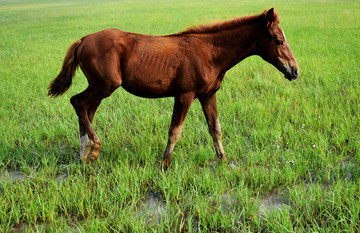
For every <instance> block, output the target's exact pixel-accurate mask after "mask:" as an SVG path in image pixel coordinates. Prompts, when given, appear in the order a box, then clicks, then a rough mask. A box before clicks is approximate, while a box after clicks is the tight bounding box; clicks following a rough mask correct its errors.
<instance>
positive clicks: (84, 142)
mask: <svg viewBox="0 0 360 233" xmlns="http://www.w3.org/2000/svg"><path fill="white" fill-rule="evenodd" d="M100 103H101V100H100V101H97V102H95V103H93V104H92V105H91V106H90V107H89V108H88V110H87V114H88V118H89V121H90V123H91V124H92V121H93V119H94V115H95V111H96V109H97V108H98V107H99V105H100ZM79 127H80V158H81V160H83V161H86V162H87V155H88V154H89V152H90V145H89V136H88V134H87V131H86V129H85V128H84V127H83V126H82V124H80V122H79ZM92 144H93V143H92Z"/></svg>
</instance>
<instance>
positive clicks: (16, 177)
mask: <svg viewBox="0 0 360 233" xmlns="http://www.w3.org/2000/svg"><path fill="white" fill-rule="evenodd" d="M31 178H33V176H31V175H30V176H28V175H26V174H24V173H23V172H21V171H5V172H2V173H0V182H1V181H8V182H11V183H16V182H22V181H24V180H26V179H31ZM67 178H68V173H67V171H63V172H61V173H60V174H59V175H57V176H56V177H55V182H56V183H57V184H58V183H61V182H64V181H65V180H66V179H67ZM0 190H1V185H0Z"/></svg>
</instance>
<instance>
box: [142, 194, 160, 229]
mask: <svg viewBox="0 0 360 233" xmlns="http://www.w3.org/2000/svg"><path fill="white" fill-rule="evenodd" d="M166 212H167V208H166V203H165V202H164V201H162V200H161V199H160V195H159V194H155V193H153V192H151V193H149V194H148V196H147V198H146V199H144V200H141V201H140V203H139V207H138V209H137V215H138V216H139V217H143V216H145V219H146V221H147V223H149V224H156V223H160V222H161V220H162V219H163V218H164V217H165V215H166Z"/></svg>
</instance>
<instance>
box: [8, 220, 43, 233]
mask: <svg viewBox="0 0 360 233" xmlns="http://www.w3.org/2000/svg"><path fill="white" fill-rule="evenodd" d="M43 230H44V229H43V226H42V225H30V224H28V223H23V222H22V223H19V224H16V226H15V227H13V228H11V229H10V230H9V231H7V232H11V233H18V232H19V233H20V232H41V231H43Z"/></svg>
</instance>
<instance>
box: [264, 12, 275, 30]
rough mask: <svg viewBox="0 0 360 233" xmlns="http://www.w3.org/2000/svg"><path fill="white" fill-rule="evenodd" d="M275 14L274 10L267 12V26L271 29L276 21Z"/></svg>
mask: <svg viewBox="0 0 360 233" xmlns="http://www.w3.org/2000/svg"><path fill="white" fill-rule="evenodd" d="M275 18H276V16H275V12H274V8H271V9H270V10H268V11H267V12H266V26H267V27H268V28H271V26H272V25H273V23H274V21H275Z"/></svg>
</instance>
